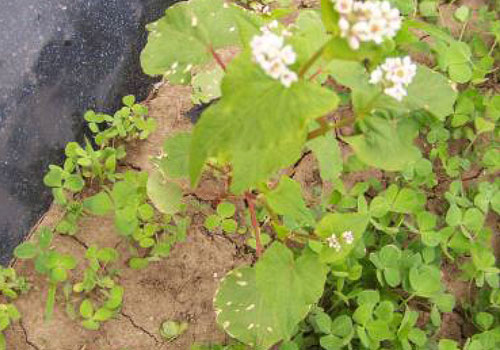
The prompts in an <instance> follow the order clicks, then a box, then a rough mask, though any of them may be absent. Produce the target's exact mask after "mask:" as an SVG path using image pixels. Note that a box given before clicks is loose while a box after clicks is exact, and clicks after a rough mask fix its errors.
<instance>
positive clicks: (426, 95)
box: [403, 65, 458, 121]
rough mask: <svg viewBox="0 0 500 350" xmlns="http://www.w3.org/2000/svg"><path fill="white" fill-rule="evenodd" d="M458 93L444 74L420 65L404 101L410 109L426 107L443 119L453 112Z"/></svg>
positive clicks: (428, 110) (426, 109) (425, 108)
mask: <svg viewBox="0 0 500 350" xmlns="http://www.w3.org/2000/svg"><path fill="white" fill-rule="evenodd" d="M457 95H458V93H457V91H455V90H454V89H453V88H452V86H451V85H450V83H449V82H448V79H446V78H445V77H444V76H443V75H441V74H439V73H437V72H434V71H433V70H432V69H430V68H427V67H425V66H422V65H419V66H418V69H417V75H416V76H415V78H414V80H413V82H412V83H411V84H410V85H409V86H408V97H407V98H406V100H404V101H403V102H405V105H406V106H407V107H409V108H410V109H424V110H425V111H427V112H429V113H431V114H433V115H434V116H436V118H438V119H439V120H441V121H443V120H444V119H445V117H446V116H448V115H450V114H452V113H453V106H454V104H455V101H456V99H457Z"/></svg>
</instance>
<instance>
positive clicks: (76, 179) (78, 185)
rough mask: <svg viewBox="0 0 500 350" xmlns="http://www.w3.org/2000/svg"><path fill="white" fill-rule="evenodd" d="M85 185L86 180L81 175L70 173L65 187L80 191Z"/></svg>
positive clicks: (72, 190)
mask: <svg viewBox="0 0 500 350" xmlns="http://www.w3.org/2000/svg"><path fill="white" fill-rule="evenodd" d="M83 186H85V181H83V179H82V177H81V176H80V175H70V176H68V177H67V178H66V179H65V181H64V188H66V189H68V190H70V191H71V192H80V191H81V190H82V189H83Z"/></svg>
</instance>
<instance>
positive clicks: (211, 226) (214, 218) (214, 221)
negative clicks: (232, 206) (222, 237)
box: [205, 215, 221, 231]
mask: <svg viewBox="0 0 500 350" xmlns="http://www.w3.org/2000/svg"><path fill="white" fill-rule="evenodd" d="M220 224H221V219H220V218H219V216H218V215H209V216H207V217H206V219H205V227H206V228H207V230H209V231H214V230H215V229H216V228H217V227H219V225H220Z"/></svg>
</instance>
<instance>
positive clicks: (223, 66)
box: [208, 46, 226, 71]
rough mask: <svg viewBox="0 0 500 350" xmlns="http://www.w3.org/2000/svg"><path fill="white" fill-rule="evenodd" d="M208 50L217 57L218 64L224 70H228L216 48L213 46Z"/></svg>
mask: <svg viewBox="0 0 500 350" xmlns="http://www.w3.org/2000/svg"><path fill="white" fill-rule="evenodd" d="M208 52H210V54H211V55H212V56H213V58H214V59H215V62H217V64H218V65H219V66H220V67H221V68H222V70H223V71H226V65H225V64H224V62H223V61H222V58H221V57H220V56H219V54H217V52H215V50H214V48H213V47H212V46H209V47H208Z"/></svg>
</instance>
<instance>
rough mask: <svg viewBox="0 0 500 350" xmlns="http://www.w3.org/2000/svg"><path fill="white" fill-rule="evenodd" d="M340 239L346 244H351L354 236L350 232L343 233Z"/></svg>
mask: <svg viewBox="0 0 500 350" xmlns="http://www.w3.org/2000/svg"><path fill="white" fill-rule="evenodd" d="M342 239H343V240H344V242H345V243H346V244H352V243H353V242H354V235H353V233H352V231H345V232H343V233H342Z"/></svg>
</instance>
